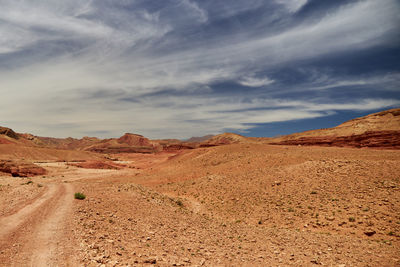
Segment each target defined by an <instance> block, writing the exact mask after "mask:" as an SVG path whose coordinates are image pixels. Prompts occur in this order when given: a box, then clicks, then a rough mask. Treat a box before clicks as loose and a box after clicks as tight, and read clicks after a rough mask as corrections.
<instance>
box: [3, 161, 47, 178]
mask: <svg viewBox="0 0 400 267" xmlns="http://www.w3.org/2000/svg"><path fill="white" fill-rule="evenodd" d="M0 172H5V173H10V174H11V175H12V176H14V177H30V176H35V175H44V174H46V173H47V172H46V170H45V169H44V168H42V167H40V166H37V165H35V164H33V163H28V162H21V161H12V160H2V161H0Z"/></svg>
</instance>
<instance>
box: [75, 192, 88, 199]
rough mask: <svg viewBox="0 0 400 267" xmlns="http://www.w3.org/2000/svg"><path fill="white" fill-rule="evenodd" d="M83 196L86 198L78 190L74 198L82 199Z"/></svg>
mask: <svg viewBox="0 0 400 267" xmlns="http://www.w3.org/2000/svg"><path fill="white" fill-rule="evenodd" d="M85 198H86V196H85V194H83V193H80V192H77V193H75V199H80V200H83V199H85Z"/></svg>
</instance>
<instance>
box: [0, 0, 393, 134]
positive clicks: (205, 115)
mask: <svg viewBox="0 0 400 267" xmlns="http://www.w3.org/2000/svg"><path fill="white" fill-rule="evenodd" d="M0 6H1V8H0V37H1V38H0V92H1V97H0V106H1V109H0V125H4V126H7V127H11V128H13V129H15V130H16V131H19V132H31V133H33V134H36V135H42V136H55V137H67V136H72V137H82V136H87V135H89V136H98V137H117V136H120V135H122V134H123V133H125V132H134V133H139V134H143V135H145V136H147V137H150V138H188V137H191V136H201V135H205V134H210V133H211V134H217V133H222V132H225V131H233V132H237V133H241V134H244V135H248V136H274V135H278V134H288V133H292V132H296V131H303V130H308V129H316V128H322V127H332V126H335V125H337V124H340V123H342V122H344V121H345V120H347V119H350V118H353V117H358V116H362V115H365V114H368V113H371V112H375V111H379V110H383V109H388V108H391V107H399V106H400V88H399V87H400V46H399V44H400V34H399V33H400V31H399V25H400V16H399V14H400V3H399V2H398V1H397V0H379V1H377V0H364V1H341V0H337V1H321V0H270V1H266V0H264V1H262V0H246V1H242V0H202V1H200V0H197V1H195V0H163V1H159V0H121V1H111V0H96V1H94V0H93V1H88V0H68V1H49V0H29V1H28V0H27V1H22V0H13V1H11V0H0Z"/></svg>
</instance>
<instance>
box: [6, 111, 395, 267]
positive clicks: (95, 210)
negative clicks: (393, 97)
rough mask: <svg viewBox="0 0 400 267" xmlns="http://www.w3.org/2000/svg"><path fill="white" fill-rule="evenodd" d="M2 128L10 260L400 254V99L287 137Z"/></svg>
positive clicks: (202, 260)
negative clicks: (51, 134) (396, 104)
mask: <svg viewBox="0 0 400 267" xmlns="http://www.w3.org/2000/svg"><path fill="white" fill-rule="evenodd" d="M0 133H1V135H0V262H1V263H0V265H1V266H318V265H321V266H341V267H343V266H398V265H399V264H400V257H399V251H400V239H399V238H400V191H399V190H400V175H399V174H400V150H399V148H400V146H399V140H400V110H399V109H391V110H386V111H383V112H379V113H374V114H371V115H368V116H366V117H361V118H357V119H354V120H351V121H348V122H346V123H344V124H341V125H339V126H337V127H335V128H331V129H322V130H314V131H311V132H304V133H297V134H294V135H288V136H280V137H276V138H250V137H245V136H241V135H237V134H232V133H226V134H221V135H217V136H207V137H205V138H193V139H191V140H187V141H180V140H173V139H168V140H150V139H148V138H146V137H144V136H141V135H136V134H125V135H123V136H122V137H121V138H114V139H112V138H111V139H98V138H89V137H85V138H82V139H73V138H67V139H57V138H44V137H39V136H34V135H32V134H20V133H16V132H14V131H13V130H12V129H9V128H6V127H2V128H1V129H0ZM371 133H373V134H371ZM360 136H362V138H360ZM78 192H79V193H82V194H83V195H84V196H85V198H84V199H77V198H75V197H74V194H75V193H78Z"/></svg>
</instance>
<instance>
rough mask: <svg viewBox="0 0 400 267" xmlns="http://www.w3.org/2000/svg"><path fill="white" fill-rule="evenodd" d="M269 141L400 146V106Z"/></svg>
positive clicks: (284, 143) (297, 143) (350, 145)
mask: <svg viewBox="0 0 400 267" xmlns="http://www.w3.org/2000/svg"><path fill="white" fill-rule="evenodd" d="M270 143H271V144H279V145H319V146H342V147H344V146H345V147H375V148H393V149H399V148H400V109H390V110H385V111H382V112H378V113H373V114H370V115H367V116H364V117H360V118H356V119H353V120H350V121H347V122H344V123H342V124H340V125H338V126H336V127H334V128H329V129H320V130H312V131H306V132H301V133H295V134H290V135H286V136H282V137H278V138H273V139H272V140H271V142H270Z"/></svg>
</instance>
